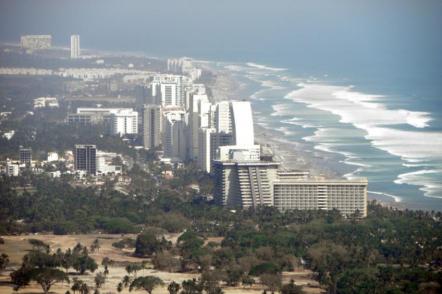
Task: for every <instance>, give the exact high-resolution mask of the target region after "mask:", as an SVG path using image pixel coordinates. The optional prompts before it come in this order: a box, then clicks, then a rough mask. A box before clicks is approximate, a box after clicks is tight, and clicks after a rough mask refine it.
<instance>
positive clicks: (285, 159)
mask: <svg viewBox="0 0 442 294" xmlns="http://www.w3.org/2000/svg"><path fill="white" fill-rule="evenodd" d="M197 63H198V62H197ZM199 66H201V67H202V68H203V70H206V71H209V72H210V73H211V74H212V75H213V76H214V81H213V82H212V83H210V84H209V85H208V87H209V88H210V89H211V90H212V94H213V98H214V102H219V101H224V100H238V99H241V100H242V99H245V100H248V101H250V100H252V96H253V95H254V94H255V93H256V91H255V92H253V93H251V92H250V91H248V92H247V91H246V87H247V85H242V84H241V83H240V82H238V81H237V80H235V79H234V78H233V77H232V73H231V72H229V70H227V69H216V68H214V67H213V66H210V65H208V64H201V63H199ZM258 91H259V90H258ZM254 132H255V140H256V143H257V144H261V145H263V146H265V147H267V148H270V150H271V152H272V154H273V158H274V160H275V161H279V162H281V166H282V168H283V169H295V170H305V171H309V172H310V174H311V175H314V176H324V177H326V178H345V177H344V175H345V174H347V173H349V172H352V171H354V169H352V168H351V167H350V166H348V165H346V164H342V163H341V162H340V161H341V160H339V155H338V154H332V155H330V156H323V155H322V154H320V153H319V152H316V150H315V149H310V148H306V147H305V146H304V144H303V143H302V142H292V141H288V140H284V139H282V138H281V136H280V134H279V131H278V130H274V129H270V128H267V127H265V126H263V125H261V124H260V123H259V122H257V120H254ZM368 200H369V201H372V200H375V201H377V202H378V203H380V204H381V205H382V206H386V207H391V208H395V209H400V210H405V209H418V210H421V209H419V208H413V207H410V206H407V205H406V204H404V203H403V202H396V201H395V199H394V198H392V197H389V196H387V195H385V194H384V193H380V192H374V193H373V192H371V191H369V192H368Z"/></svg>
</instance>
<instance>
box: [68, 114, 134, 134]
mask: <svg viewBox="0 0 442 294" xmlns="http://www.w3.org/2000/svg"><path fill="white" fill-rule="evenodd" d="M67 121H68V122H69V123H70V124H82V125H87V124H98V123H104V124H105V125H106V126H107V127H108V131H109V132H110V133H111V134H114V135H120V136H123V135H134V134H137V133H138V112H136V111H134V110H133V109H132V108H99V107H96V108H82V107H79V108H77V112H76V113H70V114H68V118H67Z"/></svg>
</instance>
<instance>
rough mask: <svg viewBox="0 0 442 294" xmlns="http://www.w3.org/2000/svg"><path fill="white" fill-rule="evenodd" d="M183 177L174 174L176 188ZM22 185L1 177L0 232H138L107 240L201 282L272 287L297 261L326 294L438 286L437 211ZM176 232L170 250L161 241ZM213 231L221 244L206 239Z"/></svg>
mask: <svg viewBox="0 0 442 294" xmlns="http://www.w3.org/2000/svg"><path fill="white" fill-rule="evenodd" d="M183 178H184V177H182V178H181V179H175V180H176V181H183V182H182V183H181V184H185V183H186V182H187V180H183ZM31 181H32V186H33V187H34V190H33V191H26V190H25V191H20V192H18V191H17V190H16V189H15V185H17V184H18V183H17V182H14V181H13V180H12V179H11V178H6V177H5V178H1V179H0V189H1V191H0V192H1V197H0V207H1V212H0V221H1V230H2V234H8V233H16V232H24V231H34V232H35V231H54V232H56V233H75V232H78V233H79V232H91V231H94V230H100V231H104V232H110V233H115V232H117V233H125V232H141V231H142V233H141V234H140V235H139V236H138V238H137V240H135V241H134V240H132V241H131V240H127V241H126V242H123V244H117V245H116V246H124V247H126V246H128V247H135V250H134V252H135V254H136V255H137V256H149V257H152V258H153V263H154V265H155V266H156V267H157V268H158V269H163V270H168V271H199V272H201V273H202V281H206V282H207V283H212V282H213V283H215V284H217V283H218V282H219V281H224V282H225V283H227V284H228V285H237V284H238V283H242V284H247V283H249V284H252V283H254V282H255V281H256V277H260V280H261V281H262V282H263V283H266V285H267V287H268V289H269V290H272V289H279V288H280V287H281V280H280V277H281V276H280V274H281V272H282V271H289V270H293V269H294V268H296V267H300V266H302V265H305V266H307V267H309V268H311V269H313V270H314V271H315V272H317V274H318V279H319V281H320V282H321V284H323V285H324V286H326V287H327V288H328V289H329V290H330V292H331V293H335V292H338V293H373V291H374V290H376V291H378V292H379V291H380V292H390V293H397V292H399V293H418V292H419V291H424V290H423V289H427V290H428V289H437V288H438V287H440V285H441V283H442V273H441V271H440V266H441V264H442V251H441V248H442V241H441V239H440V237H441V233H442V226H441V223H440V217H441V214H440V213H430V212H422V211H407V210H405V211H401V210H394V209H390V208H385V207H382V206H380V205H378V204H376V203H371V204H370V206H369V215H368V217H367V218H366V219H363V220H358V219H343V218H342V217H341V216H340V215H339V213H337V212H336V211H331V212H321V211H292V212H286V213H280V212H278V211H277V210H275V209H273V208H269V207H263V208H259V209H257V210H246V211H236V212H234V211H229V210H227V209H224V208H221V207H217V206H214V205H212V204H211V203H209V202H206V201H205V200H203V199H201V198H199V197H198V196H197V195H195V194H192V193H190V192H189V191H186V190H182V189H181V190H178V191H177V190H176V189H173V188H171V185H169V184H170V183H167V182H164V183H163V185H162V186H161V187H159V188H158V190H159V191H157V194H155V193H156V192H155V191H156V190H155V189H152V193H151V194H142V195H136V196H134V195H124V194H121V193H119V192H117V191H115V190H112V189H111V188H106V187H102V188H101V189H98V188H90V187H89V188H81V187H73V186H71V185H70V184H69V182H68V181H67V180H63V179H59V180H53V179H48V178H45V177H31ZM154 196H155V197H154ZM31 204H32V205H31ZM17 220H23V222H20V223H18V222H16V221H17ZM182 231H185V233H184V234H182V235H181V236H180V238H179V239H178V243H177V245H176V247H173V246H171V244H170V242H167V241H166V240H164V238H162V237H161V236H162V234H163V233H164V232H182ZM217 236H219V237H223V241H222V242H221V243H220V244H219V243H213V242H206V241H205V240H206V239H207V238H208V237H217ZM286 287H288V286H286ZM425 291H426V290H425Z"/></svg>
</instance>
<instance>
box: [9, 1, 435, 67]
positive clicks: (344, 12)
mask: <svg viewBox="0 0 442 294" xmlns="http://www.w3.org/2000/svg"><path fill="white" fill-rule="evenodd" d="M0 3H1V4H0V39H1V40H7V41H17V40H18V39H19V36H20V35H21V34H34V33H35V34H37V33H48V34H52V35H53V37H54V41H55V43H56V44H64V45H67V44H68V38H69V34H71V33H79V34H80V35H81V41H82V46H85V47H89V48H100V49H113V50H132V51H144V52H148V53H151V54H154V55H191V56H197V57H207V58H215V59H229V60H244V59H247V58H248V57H250V59H252V60H254V59H258V60H261V61H266V60H268V61H269V62H270V61H272V62H273V63H279V65H282V64H281V63H283V61H277V60H276V59H275V58H274V57H275V56H284V57H285V58H287V56H298V57H299V56H303V58H305V59H307V60H309V61H311V62H312V64H314V63H315V62H316V63H324V62H329V63H333V62H336V63H338V62H339V63H348V62H350V63H353V64H354V65H355V66H370V64H372V63H373V62H375V63H376V62H378V63H388V64H389V66H396V65H398V64H403V63H406V64H408V65H409V67H410V68H412V67H416V68H417V70H419V67H421V68H425V69H426V70H433V71H434V70H436V69H432V68H431V66H432V65H434V64H437V65H441V64H442V62H441V60H442V58H441V55H442V54H441V52H442V37H441V36H442V33H441V28H442V1H440V0H416V1H411V0H390V1H387V0H366V1H359V0H343V1H340V0H333V1H331V0H330V1H327V0H322V1H314V0H303V1H297V0H272V1H264V0H222V1H220V0H218V1H215V0H169V1H159V0H156V1H149V0H143V1H141V0H140V1H130V0H129V1H115V0H94V1H91V0H88V1H83V0H76V1H61V0H52V1H48V0H41V1H37V0H27V1H24V0H22V1H21V0H15V1H5V0H0ZM429 67H430V68H429Z"/></svg>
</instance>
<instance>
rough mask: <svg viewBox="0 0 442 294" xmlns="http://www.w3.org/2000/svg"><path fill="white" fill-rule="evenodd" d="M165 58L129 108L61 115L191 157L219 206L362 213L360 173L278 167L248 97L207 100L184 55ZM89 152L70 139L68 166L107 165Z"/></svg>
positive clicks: (91, 168) (172, 157) (167, 157)
mask: <svg viewBox="0 0 442 294" xmlns="http://www.w3.org/2000/svg"><path fill="white" fill-rule="evenodd" d="M167 65H168V71H169V72H168V73H167V74H156V75H154V76H152V77H151V78H149V79H146V80H144V77H143V82H144V83H145V84H144V86H145V87H144V88H143V89H147V91H146V92H147V93H148V95H147V96H148V97H143V99H142V101H141V103H138V102H137V104H138V105H137V108H136V109H132V108H101V107H95V108H78V109H77V110H76V112H75V113H71V114H69V115H68V122H69V123H72V124H83V125H88V124H95V123H105V124H106V125H107V126H108V127H109V131H110V133H111V134H114V135H120V136H128V135H129V136H130V135H136V134H139V135H141V137H142V144H143V147H144V148H145V149H150V150H154V151H158V153H159V154H160V155H161V160H162V161H163V162H166V163H171V164H175V163H182V162H186V161H194V162H196V163H197V166H198V167H199V168H200V169H201V170H203V171H205V172H208V173H211V174H213V176H214V180H215V185H214V186H215V187H214V199H215V201H216V203H218V204H220V205H225V206H229V207H240V208H249V207H258V206H274V207H276V208H278V209H279V210H281V211H285V210H293V209H303V210H332V209H337V210H339V211H340V212H341V213H342V214H343V215H346V216H348V215H353V214H357V213H359V215H360V216H362V217H363V216H366V214H367V180H366V179H355V180H344V179H326V178H324V177H318V176H311V175H310V174H309V173H308V172H304V171H301V172H300V171H289V170H284V169H283V168H281V166H282V165H281V163H279V162H275V161H273V159H272V157H271V156H263V155H262V153H263V152H261V150H262V148H261V146H260V145H258V144H256V143H255V138H254V124H253V113H252V107H251V104H250V102H248V101H219V102H213V101H211V100H210V99H209V96H208V92H207V91H206V87H205V86H204V84H200V83H198V79H199V78H200V76H201V73H200V72H199V71H198V70H197V69H196V68H195V67H194V66H193V65H192V63H191V61H190V60H189V59H171V60H168V64H167ZM145 98H146V99H145ZM97 154H98V153H97V150H96V147H95V146H93V145H77V146H76V147H75V152H74V156H75V168H76V169H77V170H84V171H86V173H87V174H90V175H97V174H100V172H103V170H106V171H109V167H107V168H102V167H101V166H104V163H105V161H106V159H104V157H105V156H101V159H97V158H98V157H100V156H99V155H97ZM110 169H112V168H110ZM100 170H101V171H100ZM112 171H113V172H116V171H117V170H112Z"/></svg>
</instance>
